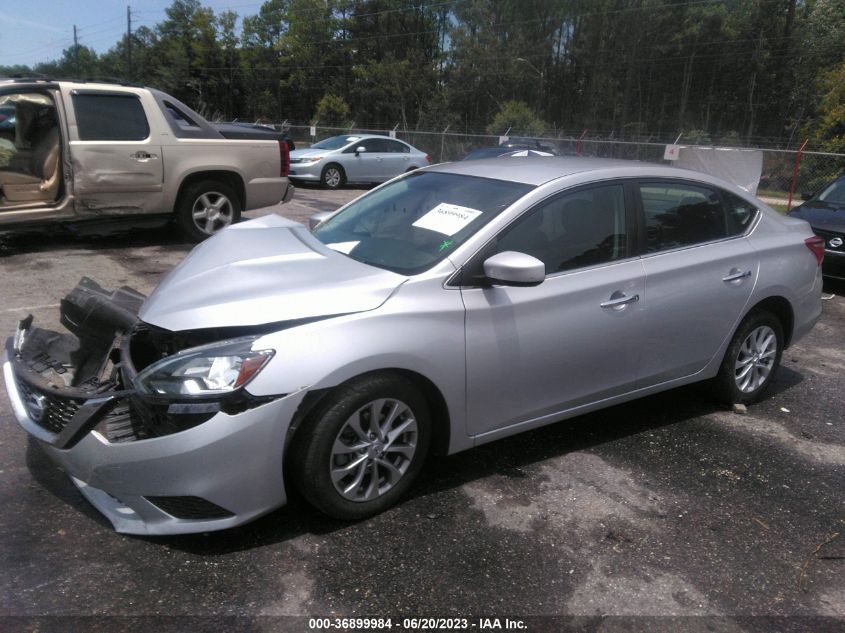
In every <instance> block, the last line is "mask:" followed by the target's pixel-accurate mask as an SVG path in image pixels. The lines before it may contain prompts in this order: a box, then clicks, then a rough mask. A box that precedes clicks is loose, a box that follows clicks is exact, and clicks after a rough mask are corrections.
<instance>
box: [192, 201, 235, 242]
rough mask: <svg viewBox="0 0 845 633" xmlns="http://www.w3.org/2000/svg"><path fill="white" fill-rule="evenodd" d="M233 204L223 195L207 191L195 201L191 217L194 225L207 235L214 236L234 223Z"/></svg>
mask: <svg viewBox="0 0 845 633" xmlns="http://www.w3.org/2000/svg"><path fill="white" fill-rule="evenodd" d="M234 215H235V213H234V209H233V208H232V202H231V201H230V200H229V198H227V197H226V196H225V195H223V194H222V193H219V192H217V191H207V192H206V193H204V194H202V195H201V196H199V197H198V198H197V199H196V201H194V206H193V208H192V209H191V217H192V218H193V221H194V225H196V227H197V228H198V229H199V230H200V231H202V232H203V233H205V234H206V235H213V234H214V233H217V232H218V231H220V230H221V229H224V228H226V227H227V226H229V225H230V224H231V223H232V220H233V218H234Z"/></svg>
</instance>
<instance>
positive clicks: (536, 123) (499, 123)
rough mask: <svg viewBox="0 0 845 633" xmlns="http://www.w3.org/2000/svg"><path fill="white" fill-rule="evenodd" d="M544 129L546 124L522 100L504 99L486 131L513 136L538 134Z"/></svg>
mask: <svg viewBox="0 0 845 633" xmlns="http://www.w3.org/2000/svg"><path fill="white" fill-rule="evenodd" d="M545 129H546V124H545V123H543V121H542V120H540V118H539V117H538V116H537V114H536V113H535V112H534V110H532V109H531V108H530V107H529V106H528V104H527V103H524V102H523V101H506V102H505V103H503V104H502V107H501V108H499V111H498V112H497V113H496V115H495V116H494V117H493V120H492V121H491V122H490V125H488V126H487V131H488V132H489V133H490V134H507V133H508V130H510V134H511V135H513V136H539V135H541V134H542V133H543V131H544V130H545Z"/></svg>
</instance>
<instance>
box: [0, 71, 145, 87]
mask: <svg viewBox="0 0 845 633" xmlns="http://www.w3.org/2000/svg"><path fill="white" fill-rule="evenodd" d="M0 79H11V80H12V81H14V82H15V83H24V82H31V81H44V82H53V81H72V82H74V83H79V84H86V83H98V84H115V85H117V86H126V87H127V88H144V87H146V86H144V85H143V84H138V83H134V82H131V81H126V80H125V79H120V78H118V77H50V76H48V75H42V74H40V73H28V74H20V73H15V74H12V75H9V76H8V77H0Z"/></svg>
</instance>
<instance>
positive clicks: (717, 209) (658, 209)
mask: <svg viewBox="0 0 845 633" xmlns="http://www.w3.org/2000/svg"><path fill="white" fill-rule="evenodd" d="M639 191H640V196H641V200H642V208H643V215H644V220H645V239H646V252H648V253H657V252H660V251H666V250H672V249H675V248H681V247H684V246H692V245H694V244H701V243H704V242H712V241H713V240H718V239H722V238H725V237H727V230H726V226H725V212H724V208H723V206H722V201H721V198H720V197H719V193H718V192H717V191H716V190H715V189H710V188H709V187H704V186H700V185H697V184H695V185H694V184H691V183H690V184H687V183H675V182H643V183H640V185H639Z"/></svg>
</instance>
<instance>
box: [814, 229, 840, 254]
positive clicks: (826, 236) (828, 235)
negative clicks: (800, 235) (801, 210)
mask: <svg viewBox="0 0 845 633" xmlns="http://www.w3.org/2000/svg"><path fill="white" fill-rule="evenodd" d="M813 232H814V233H815V234H816V235H818V236H819V237H820V238H822V239H823V240H824V247H825V249H826V250H828V251H836V252H841V253H845V234H843V233H836V232H834V231H822V230H820V229H817V228H813ZM834 237H838V238H839V239H841V240H843V243H842V244H840V245H839V246H831V245H830V240H832V239H833V238H834Z"/></svg>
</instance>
